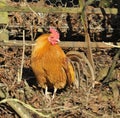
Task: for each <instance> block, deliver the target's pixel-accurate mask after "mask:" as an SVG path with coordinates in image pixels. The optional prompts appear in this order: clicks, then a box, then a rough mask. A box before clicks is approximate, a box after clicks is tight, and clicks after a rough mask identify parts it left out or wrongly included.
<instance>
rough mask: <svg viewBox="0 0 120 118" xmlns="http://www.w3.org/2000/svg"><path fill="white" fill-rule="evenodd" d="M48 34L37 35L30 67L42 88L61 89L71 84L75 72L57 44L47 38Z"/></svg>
mask: <svg viewBox="0 0 120 118" xmlns="http://www.w3.org/2000/svg"><path fill="white" fill-rule="evenodd" d="M49 35H50V34H44V35H41V36H40V37H38V39H37V40H36V45H35V47H34V48H33V51H32V56H31V67H32V69H33V72H34V73H35V76H36V79H37V80H38V82H39V85H40V86H41V87H42V88H46V87H48V88H56V89H62V88H64V87H65V86H66V85H67V84H72V83H73V82H74V79H75V74H74V71H73V68H72V65H71V63H70V61H69V59H68V58H67V57H66V55H65V53H64V51H63V50H62V49H61V47H60V46H59V45H58V44H55V45H52V44H51V43H50V42H49V41H48V40H47V39H48V37H49Z"/></svg>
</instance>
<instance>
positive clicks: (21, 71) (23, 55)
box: [18, 30, 25, 82]
mask: <svg viewBox="0 0 120 118" xmlns="http://www.w3.org/2000/svg"><path fill="white" fill-rule="evenodd" d="M24 58H25V30H23V52H22V61H21V67H20V76H19V78H18V82H21V80H22V74H23V65H24Z"/></svg>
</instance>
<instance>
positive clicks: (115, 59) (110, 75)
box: [102, 49, 120, 84]
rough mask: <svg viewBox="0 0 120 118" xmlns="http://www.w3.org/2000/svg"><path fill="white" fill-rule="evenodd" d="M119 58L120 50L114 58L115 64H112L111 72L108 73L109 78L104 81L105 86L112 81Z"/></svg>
mask: <svg viewBox="0 0 120 118" xmlns="http://www.w3.org/2000/svg"><path fill="white" fill-rule="evenodd" d="M119 56H120V49H118V51H117V53H116V55H115V56H114V58H113V63H112V65H111V68H110V69H109V71H108V74H107V77H106V78H105V79H104V80H103V82H102V83H103V84H105V83H108V82H110V81H112V77H113V70H114V69H115V67H116V63H117V60H118V58H119Z"/></svg>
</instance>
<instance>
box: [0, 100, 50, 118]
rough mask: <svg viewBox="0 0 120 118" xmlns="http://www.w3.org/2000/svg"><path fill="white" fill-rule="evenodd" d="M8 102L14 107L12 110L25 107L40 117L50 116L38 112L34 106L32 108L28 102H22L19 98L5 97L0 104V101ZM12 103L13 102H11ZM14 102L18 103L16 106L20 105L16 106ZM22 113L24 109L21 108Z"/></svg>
mask: <svg viewBox="0 0 120 118" xmlns="http://www.w3.org/2000/svg"><path fill="white" fill-rule="evenodd" d="M6 102H7V103H8V104H9V105H12V108H14V110H15V111H16V109H17V110H20V109H21V110H22V108H27V109H29V110H31V111H32V112H34V113H36V114H37V115H39V116H40V117H44V118H50V114H48V115H47V114H43V113H41V112H38V109H36V108H34V107H32V106H31V105H29V104H26V103H24V102H22V101H20V100H18V99H15V98H14V99H13V98H6V99H3V100H1V101H0V104H2V103H6ZM11 102H12V103H11ZM13 103H14V104H13ZM16 104H19V105H18V106H19V107H20V108H19V107H18V106H15V105H16ZM17 112H18V113H19V112H20V111H17ZM21 113H22V114H25V113H24V110H22V112H21ZM19 115H20V116H21V114H19ZM21 118H31V117H29V114H28V117H21Z"/></svg>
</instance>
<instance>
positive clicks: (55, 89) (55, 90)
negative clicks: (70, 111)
mask: <svg viewBox="0 0 120 118" xmlns="http://www.w3.org/2000/svg"><path fill="white" fill-rule="evenodd" d="M56 92H57V88H55V87H54V92H53V96H52V99H54V97H55V94H56Z"/></svg>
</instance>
